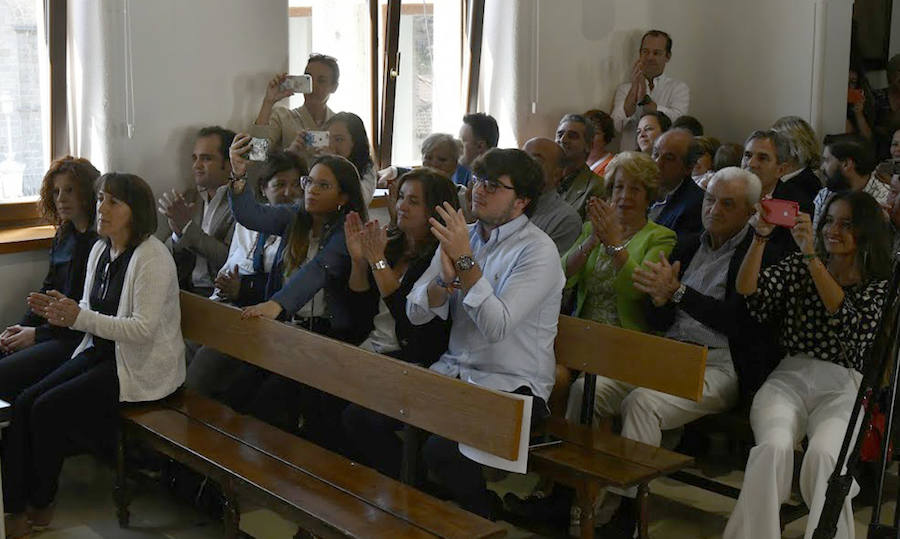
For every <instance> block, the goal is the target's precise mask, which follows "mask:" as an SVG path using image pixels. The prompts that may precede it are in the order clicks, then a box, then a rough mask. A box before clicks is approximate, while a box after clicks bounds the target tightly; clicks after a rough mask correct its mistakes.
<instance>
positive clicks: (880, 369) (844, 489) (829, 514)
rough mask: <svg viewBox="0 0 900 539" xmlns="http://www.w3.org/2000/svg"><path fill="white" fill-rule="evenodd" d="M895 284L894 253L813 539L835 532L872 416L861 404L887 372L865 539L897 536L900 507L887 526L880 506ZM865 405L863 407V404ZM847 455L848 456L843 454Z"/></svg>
mask: <svg viewBox="0 0 900 539" xmlns="http://www.w3.org/2000/svg"><path fill="white" fill-rule="evenodd" d="M898 287H900V258H898V257H897V256H896V255H895V260H894V268H893V271H892V274H891V281H890V288H888V296H887V298H886V300H885V303H884V310H883V314H882V317H881V322H880V324H879V328H878V337H877V338H876V340H875V344H874V345H873V346H872V349H871V351H870V355H869V358H868V365H866V368H865V372H864V373H863V379H862V383H860V386H859V393H858V394H857V395H856V402H855V403H854V404H853V411H852V413H851V414H850V422H849V423H848V425H847V432H846V433H845V434H844V442H843V444H841V451H840V453H839V454H838V458H837V463H836V465H835V467H834V471H833V472H832V473H831V477H830V478H829V479H828V490H827V491H826V493H825V504H824V506H823V507H822V515H821V516H820V517H819V524H818V526H817V527H816V531H815V533H813V539H832V538H833V537H834V534H835V533H836V532H837V522H838V518H839V517H840V514H841V509H842V508H843V505H844V499H845V498H846V497H847V494H848V493H849V492H850V486H851V485H852V483H853V476H854V473H855V472H856V469H857V467H858V465H859V454H860V448H861V447H862V440H863V435H862V434H863V432H864V431H865V427H866V426H867V425H868V424H869V421H870V420H871V415H872V408H873V406H872V405H871V404H874V403H870V405H869V406H865V403H866V402H867V401H870V400H871V398H872V396H873V394H874V393H875V390H876V389H877V388H878V385H879V384H880V382H881V381H882V380H884V377H885V375H886V374H887V373H890V375H891V381H890V385H889V387H888V390H889V392H890V393H889V401H888V406H887V410H885V416H886V422H885V436H884V440H882V446H881V462H880V471H879V475H878V484H877V487H876V492H875V505H874V507H873V509H872V521H871V523H870V524H869V534H868V538H869V539H875V538H877V539H882V538H888V537H893V538H897V539H900V508H898V510H897V511H896V512H895V514H894V524H893V526H887V525H884V524H882V523H881V505H882V496H883V494H884V478H885V474H886V472H887V467H888V464H890V463H889V462H888V447H889V444H890V441H891V434H892V430H893V419H894V404H895V402H896V399H897V382H898V373H897V371H898V359H900V358H898V352H900V338H898V336H900V306H898V290H897V289H898ZM864 406H865V407H864ZM861 410H863V420H862V428H861V429H860V431H859V435H858V436H857V437H856V442H855V443H854V444H853V447H852V451H851V447H850V445H851V441H853V434H854V432H855V431H856V429H855V427H856V424H857V423H858V421H859V414H860V411H861ZM848 453H849V454H850V456H849V457H848V456H847V454H848ZM845 461H846V463H847V466H846V468H847V471H846V473H841V472H842V468H843V466H841V463H843V462H845Z"/></svg>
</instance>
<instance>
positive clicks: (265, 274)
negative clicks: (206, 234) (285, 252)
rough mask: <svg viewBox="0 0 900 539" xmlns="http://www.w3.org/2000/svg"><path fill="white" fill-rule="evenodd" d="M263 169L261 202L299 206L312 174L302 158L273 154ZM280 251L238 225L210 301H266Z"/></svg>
mask: <svg viewBox="0 0 900 539" xmlns="http://www.w3.org/2000/svg"><path fill="white" fill-rule="evenodd" d="M263 169H264V172H263V173H262V175H261V178H260V180H259V182H258V186H257V191H258V193H257V195H258V197H259V198H260V200H262V201H265V202H266V203H268V204H269V205H273V206H274V205H277V204H295V203H296V202H298V200H299V199H300V197H301V196H302V194H303V190H302V189H301V188H300V178H301V177H303V176H306V175H308V174H309V168H307V166H306V162H305V161H304V160H303V158H302V157H300V156H299V155H297V154H295V153H291V152H282V151H276V152H271V153H269V156H268V158H267V159H266V161H265V163H264V164H263ZM280 247H281V237H280V236H278V235H274V234H265V233H263V232H257V231H254V230H250V229H248V228H247V227H245V226H243V225H241V224H240V223H235V225H234V232H233V233H232V236H231V245H230V246H229V248H228V259H227V260H226V261H225V264H224V265H223V266H222V269H221V270H219V274H218V275H217V276H216V280H215V285H216V290H215V292H214V293H213V295H212V296H211V298H210V299H214V300H226V301H230V302H233V303H234V304H235V305H238V306H240V307H245V306H247V305H254V304H256V303H259V302H261V301H264V300H265V297H264V296H265V289H266V283H267V282H268V279H269V273H270V272H271V271H272V267H273V265H274V263H275V258H276V255H277V253H278V250H279V248H280ZM192 363H193V362H192Z"/></svg>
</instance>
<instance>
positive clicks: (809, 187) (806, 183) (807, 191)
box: [781, 167, 823, 200]
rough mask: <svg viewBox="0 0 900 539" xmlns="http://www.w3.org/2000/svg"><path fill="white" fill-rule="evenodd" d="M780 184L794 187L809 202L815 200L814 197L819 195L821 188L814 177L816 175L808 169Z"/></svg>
mask: <svg viewBox="0 0 900 539" xmlns="http://www.w3.org/2000/svg"><path fill="white" fill-rule="evenodd" d="M781 183H786V184H788V185H790V186H792V187H794V188H795V189H797V190H798V191H799V192H800V193H803V195H805V196H806V197H808V198H809V200H815V199H816V195H817V194H819V191H820V190H821V189H822V187H823V185H822V182H821V181H820V180H819V177H818V176H816V173H815V172H814V171H813V170H812V169H811V168H809V167H806V168H804V169H803V170H802V171H800V173H799V174H797V175H796V176H794V177H793V178H791V179H790V180H788V181H786V182H781Z"/></svg>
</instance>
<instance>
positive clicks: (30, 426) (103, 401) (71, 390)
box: [3, 348, 119, 513]
mask: <svg viewBox="0 0 900 539" xmlns="http://www.w3.org/2000/svg"><path fill="white" fill-rule="evenodd" d="M118 408H119V379H118V376H117V374H116V361H115V358H114V357H111V356H104V355H103V354H99V353H97V352H96V350H95V349H94V348H89V349H87V350H85V351H84V352H82V353H80V354H78V355H77V356H76V357H74V358H72V359H70V360H68V361H66V362H64V363H63V364H62V365H60V366H59V367H58V368H57V369H55V370H54V371H53V372H51V373H50V374H48V375H47V376H46V377H44V378H43V379H42V380H40V381H39V382H37V383H36V384H34V385H32V386H30V387H28V388H27V389H25V390H24V391H22V392H21V393H20V394H19V396H18V397H17V398H16V399H15V401H14V403H13V408H12V419H11V421H10V425H9V428H8V429H7V431H6V433H5V436H4V439H3V501H4V504H5V510H6V511H7V512H9V513H21V512H22V511H24V510H25V509H26V506H28V505H30V506H32V507H35V508H39V509H40V508H44V507H47V506H48V505H50V504H51V503H52V502H53V499H54V497H55V496H56V490H57V487H58V482H59V473H60V470H61V469H62V464H63V460H64V459H65V457H66V456H67V455H69V454H71V453H73V452H74V451H76V450H80V449H84V447H83V444H84V443H85V441H91V442H92V444H91V445H92V446H93V444H94V443H97V442H102V441H108V440H111V439H113V438H114V436H115V429H116V419H117V414H118ZM92 448H93V447H92Z"/></svg>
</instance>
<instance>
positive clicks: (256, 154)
mask: <svg viewBox="0 0 900 539" xmlns="http://www.w3.org/2000/svg"><path fill="white" fill-rule="evenodd" d="M268 153H269V141H268V139H264V138H258V137H253V138H251V139H250V152H249V153H248V157H247V159H249V160H251V161H265V160H266V156H267V155H268Z"/></svg>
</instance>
